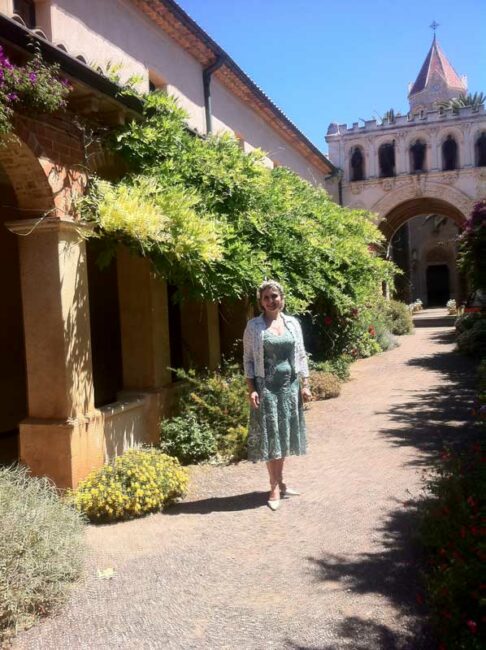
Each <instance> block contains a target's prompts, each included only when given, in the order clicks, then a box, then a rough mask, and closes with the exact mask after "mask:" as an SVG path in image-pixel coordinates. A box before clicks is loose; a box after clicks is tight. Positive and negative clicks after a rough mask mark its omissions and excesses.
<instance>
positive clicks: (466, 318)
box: [455, 312, 485, 334]
mask: <svg viewBox="0 0 486 650" xmlns="http://www.w3.org/2000/svg"><path fill="white" fill-rule="evenodd" d="M484 319H485V315H484V314H481V313H480V312H472V313H470V314H463V315H462V316H459V318H457V319H456V324H455V327H456V332H457V333H458V334H462V333H463V332H465V331H466V330H470V329H471V328H473V327H474V325H476V323H478V322H479V321H481V320H484Z"/></svg>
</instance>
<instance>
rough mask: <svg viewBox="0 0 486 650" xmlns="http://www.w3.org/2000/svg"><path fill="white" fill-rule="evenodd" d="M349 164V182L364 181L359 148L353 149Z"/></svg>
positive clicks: (361, 156)
mask: <svg viewBox="0 0 486 650" xmlns="http://www.w3.org/2000/svg"><path fill="white" fill-rule="evenodd" d="M350 164H351V170H350V172H351V174H350V175H351V180H352V181H362V180H364V177H365V174H364V156H363V151H362V149H361V147H354V149H353V150H352V153H351V158H350Z"/></svg>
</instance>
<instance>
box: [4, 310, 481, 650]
mask: <svg viewBox="0 0 486 650" xmlns="http://www.w3.org/2000/svg"><path fill="white" fill-rule="evenodd" d="M416 325H417V328H416V331H415V334H414V335H412V336H405V337H401V339H400V341H401V345H400V347H399V348H397V349H396V350H393V351H391V352H388V353H386V354H382V355H378V356H375V357H373V358H371V359H364V360H361V361H359V362H357V363H356V364H354V366H353V371H352V380H351V381H350V382H348V383H347V384H345V385H344V387H343V391H342V394H341V396H340V397H339V398H337V399H334V400H329V401H326V402H318V403H313V404H312V405H311V407H310V408H309V411H308V414H307V415H308V418H307V421H308V429H309V439H310V452H309V454H308V455H307V456H305V457H301V458H292V459H290V460H289V461H288V462H287V473H286V474H287V483H288V484H289V485H291V486H293V487H298V488H300V489H302V491H303V494H302V496H300V497H293V498H291V499H287V500H285V501H284V502H283V504H282V507H281V508H280V510H279V511H277V512H272V511H270V509H269V508H268V507H266V505H265V503H266V490H267V479H266V473H265V472H266V470H265V467H264V465H261V464H250V463H246V462H244V463H240V464H239V465H237V466H231V467H213V466H204V467H195V468H192V470H191V473H192V482H191V490H190V493H189V495H188V496H187V498H186V499H185V501H184V502H182V503H180V504H178V505H175V506H174V507H172V508H171V509H169V510H168V511H167V512H166V513H164V514H158V515H153V516H149V517H147V518H145V519H142V520H139V521H131V522H126V523H120V524H114V525H109V526H98V527H94V526H91V527H90V528H89V529H88V533H87V538H88V543H89V547H90V557H89V562H88V569H87V577H86V581H85V584H84V585H82V586H81V588H78V589H77V590H76V591H75V592H74V593H73V597H72V599H71V601H70V603H69V605H68V606H67V607H66V608H65V609H64V610H63V611H62V612H61V613H60V615H59V616H57V617H55V618H51V619H48V620H45V621H44V622H43V623H41V624H40V625H38V626H37V627H35V628H34V629H32V630H30V631H28V632H26V633H23V634H22V635H20V636H19V637H18V639H17V641H16V643H15V645H14V647H15V648H17V649H20V648H22V649H28V650H34V649H52V650H63V649H68V648H75V649H78V648H79V649H81V648H83V649H84V648H86V649H90V650H91V649H96V648H126V649H131V648H134V649H135V648H137V649H138V648H146V649H149V648H169V649H170V648H184V649H186V648H187V649H189V648H211V649H213V648H214V649H216V648H228V649H235V648H238V649H259V648H265V649H273V648H275V649H288V650H291V649H293V650H335V649H341V648H342V649H349V650H376V649H382V648H383V649H390V650H391V649H393V650H404V649H410V650H412V649H413V650H421V649H424V650H425V649H427V650H428V649H432V648H434V644H433V642H432V640H431V639H430V638H428V632H427V630H426V627H425V626H424V624H423V618H424V612H423V611H422V610H421V609H420V607H419V606H418V605H417V604H416V593H417V589H418V587H417V584H418V583H417V570H418V562H417V553H416V549H415V546H414V532H415V530H416V512H415V507H414V499H415V498H416V497H417V496H418V495H419V494H420V493H421V486H422V474H423V471H424V469H425V468H426V467H427V466H428V465H429V463H430V459H431V458H432V457H435V456H436V455H437V454H438V451H439V450H440V448H441V447H442V444H443V442H444V441H449V442H460V441H461V440H463V439H465V437H467V434H468V424H467V420H468V410H469V404H470V401H471V399H472V388H471V385H470V382H471V381H472V379H473V378H472V373H471V366H470V364H469V363H468V362H467V360H465V359H463V358H462V357H460V356H458V355H457V354H455V353H454V352H453V347H454V346H453V341H452V336H451V333H452V329H451V325H452V320H451V319H448V318H446V317H445V312H444V311H438V310H430V311H426V312H423V313H422V314H421V315H420V316H419V317H418V318H417V319H416ZM109 567H112V568H113V569H114V570H115V575H114V577H113V578H112V579H100V578H98V577H97V570H98V569H101V570H104V569H106V568H109Z"/></svg>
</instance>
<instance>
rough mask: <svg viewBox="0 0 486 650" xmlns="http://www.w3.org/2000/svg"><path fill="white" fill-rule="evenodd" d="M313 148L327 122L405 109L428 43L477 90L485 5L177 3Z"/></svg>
mask: <svg viewBox="0 0 486 650" xmlns="http://www.w3.org/2000/svg"><path fill="white" fill-rule="evenodd" d="M177 1H178V3H179V5H180V6H181V7H182V8H183V9H184V10H185V11H186V12H187V13H188V14H189V15H190V16H191V17H192V18H193V19H194V20H195V21H196V22H197V23H198V24H199V25H200V26H201V27H202V28H203V29H204V30H205V31H206V32H208V34H209V35H210V36H211V37H212V38H213V39H214V40H215V41H216V42H217V43H218V44H219V45H220V46H221V47H223V48H224V49H225V50H226V51H227V52H228V54H229V55H230V56H231V57H232V58H233V59H234V60H235V61H236V63H238V65H239V66H240V67H241V68H243V70H244V71H245V72H246V73H247V74H248V75H249V76H250V77H251V78H252V79H253V80H254V81H255V82H256V83H257V84H258V85H259V86H260V87H261V88H262V89H263V90H264V91H265V92H266V94H267V95H269V96H270V97H271V99H272V100H273V101H274V102H275V103H276V104H277V106H279V108H281V109H282V110H283V112H284V113H285V114H286V115H287V116H288V117H289V118H290V119H291V120H292V121H293V122H295V124H296V125H297V126H298V127H299V129H300V130H301V131H302V132H303V133H305V135H306V136H307V137H308V138H310V139H311V140H312V141H313V142H314V143H315V144H316V145H317V146H318V147H319V148H320V149H322V150H323V151H326V149H327V146H326V143H325V142H324V135H325V133H326V131H327V127H328V125H329V123H330V122H339V123H341V124H342V123H347V124H351V123H352V122H356V121H358V118H363V119H371V118H373V117H375V116H376V114H378V115H382V114H383V113H384V112H385V111H386V110H387V109H389V108H394V109H395V111H401V112H406V111H407V109H408V103H407V92H408V83H409V82H410V81H414V80H415V77H416V76H417V74H418V72H419V70H420V67H421V65H422V63H423V61H424V59H425V56H426V54H427V52H428V50H429V47H430V45H431V42H432V36H433V32H432V30H431V29H430V28H429V25H430V24H431V23H432V21H433V20H436V21H437V22H438V23H439V24H440V26H439V28H438V30H437V38H438V41H439V43H440V45H441V46H442V49H443V50H444V52H445V54H446V56H447V57H448V59H449V61H450V62H451V63H452V65H453V66H454V68H455V70H456V72H458V74H460V75H463V74H466V75H467V77H468V85H469V90H471V91H476V90H478V91H483V92H485V93H486V38H485V37H484V33H485V28H486V0H460V1H459V2H457V0H406V1H405V2H393V0H361V1H360V0H177Z"/></svg>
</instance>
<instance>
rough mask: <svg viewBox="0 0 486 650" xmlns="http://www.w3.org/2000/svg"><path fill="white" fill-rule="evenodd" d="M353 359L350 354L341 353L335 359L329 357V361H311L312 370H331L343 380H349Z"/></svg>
mask: <svg viewBox="0 0 486 650" xmlns="http://www.w3.org/2000/svg"><path fill="white" fill-rule="evenodd" d="M352 361H353V359H352V357H351V356H348V355H344V354H343V355H341V356H340V357H336V358H334V359H328V360H327V361H313V360H311V361H310V363H309V367H310V369H311V370H316V371H318V372H329V373H332V374H333V375H336V377H338V379H340V380H341V381H347V380H348V379H349V366H350V365H351V363H352Z"/></svg>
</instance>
